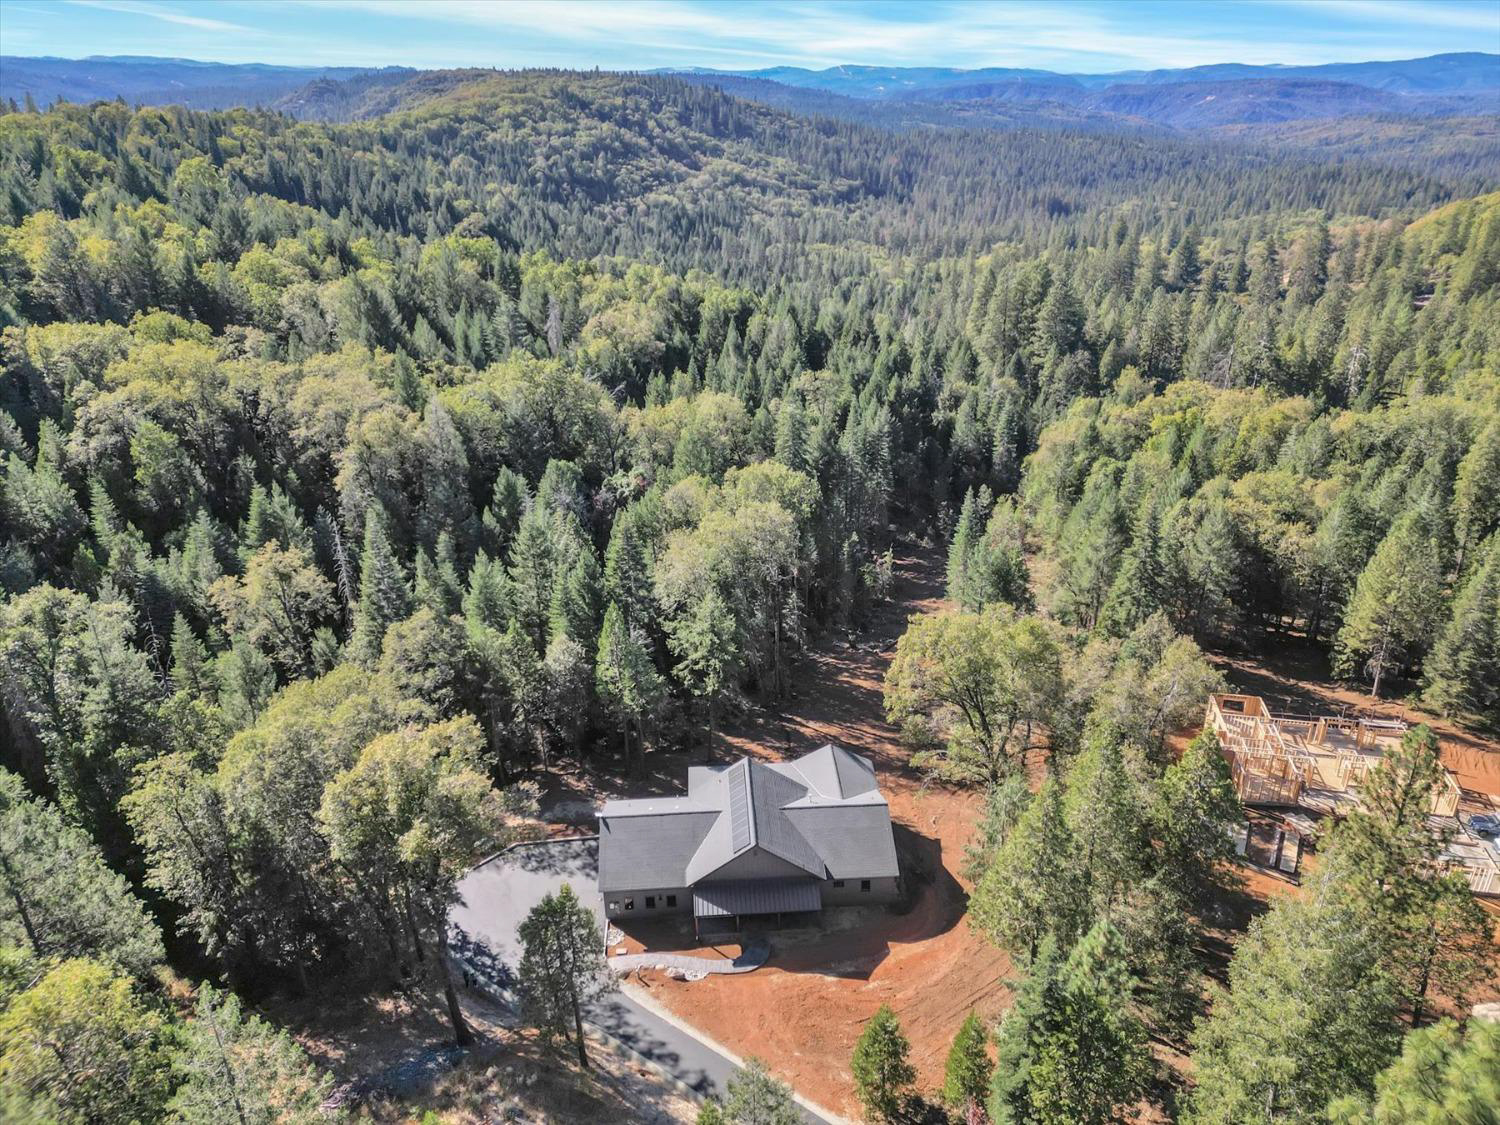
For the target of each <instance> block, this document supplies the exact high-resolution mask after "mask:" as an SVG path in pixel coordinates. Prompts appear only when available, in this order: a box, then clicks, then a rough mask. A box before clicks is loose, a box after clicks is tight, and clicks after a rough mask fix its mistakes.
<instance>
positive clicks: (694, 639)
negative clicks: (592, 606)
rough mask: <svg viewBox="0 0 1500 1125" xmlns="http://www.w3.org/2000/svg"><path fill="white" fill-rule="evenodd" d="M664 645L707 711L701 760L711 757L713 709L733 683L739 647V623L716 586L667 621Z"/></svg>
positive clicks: (678, 670) (680, 673)
mask: <svg viewBox="0 0 1500 1125" xmlns="http://www.w3.org/2000/svg"><path fill="white" fill-rule="evenodd" d="M667 645H668V647H670V648H671V650H672V655H674V656H675V657H677V668H676V673H677V675H678V677H679V678H680V679H681V680H682V681H683V682H684V683H685V684H686V685H687V687H688V690H689V691H691V692H692V693H693V695H695V696H697V697H698V698H699V699H701V700H703V703H704V706H705V708H706V709H707V711H708V741H707V743H706V745H705V750H704V759H705V761H708V760H712V758H713V750H714V717H715V711H716V710H717V708H718V705H719V701H720V699H721V698H722V697H723V695H724V693H725V691H726V690H728V688H729V686H730V684H731V683H732V680H733V676H734V670H735V666H736V665H737V664H738V662H739V649H740V636H739V626H738V625H737V624H736V623H735V620H734V614H733V613H732V612H731V610H730V608H729V605H728V603H727V602H725V601H724V598H723V597H722V596H721V595H720V593H719V591H718V590H717V589H710V590H709V592H708V594H707V595H706V596H705V597H703V599H702V600H700V601H699V602H698V604H697V605H695V606H693V607H692V608H691V609H690V610H689V611H688V613H687V614H686V615H685V616H684V617H682V618H681V619H679V620H676V621H672V622H669V623H668V626H667Z"/></svg>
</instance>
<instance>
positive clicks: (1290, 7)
mask: <svg viewBox="0 0 1500 1125" xmlns="http://www.w3.org/2000/svg"><path fill="white" fill-rule="evenodd" d="M1473 50H1482V51H1500V0H1237V2H1220V0H1196V2H1195V0H1140V2H1133V3H1132V2H1123V0H1122V2H1113V3H1110V2H1104V0H1044V2H1037V3H1022V2H1012V3H986V2H983V0H928V2H925V3H921V2H916V3H913V2H907V0H843V2H840V0H835V2H826V3H806V2H800V0H758V2H751V3H745V2H739V0H635V2H623V0H615V2H610V0H602V2H601V0H504V2H486V0H419V2H410V0H0V53H5V54H20V55H61V56H64V57H68V58H79V57H83V56H86V55H95V54H99V55H170V56H176V57H182V58H193V59H205V60H215V61H220V62H275V63H294V64H307V65H320V64H321V65H364V66H374V65H392V64H401V65H407V66H419V67H435V66H496V67H517V66H569V67H592V66H598V67H602V68H604V69H645V68H648V67H658V66H692V65H697V66H712V67H718V68H722V69H749V68H753V67H761V66H778V65H799V66H809V67H825V66H833V65H837V64H839V63H865V64H872V65H888V66H956V67H979V66H1025V67H1039V68H1044V69H1049V70H1061V71H1077V72H1086V71H1095V72H1098V71H1110V70H1121V69H1135V68H1141V67H1157V66H1162V67H1176V66H1191V65H1194V64H1199V63H1211V62H1249V63H1266V62H1282V63H1318V62H1342V61H1351V60H1360V59H1393V58H1411V57H1414V56H1418V55H1428V54H1436V53H1438V52H1441V51H1473Z"/></svg>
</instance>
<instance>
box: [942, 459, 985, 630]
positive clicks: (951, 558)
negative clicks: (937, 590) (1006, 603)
mask: <svg viewBox="0 0 1500 1125" xmlns="http://www.w3.org/2000/svg"><path fill="white" fill-rule="evenodd" d="M981 503H982V501H981V498H980V494H979V493H978V492H976V491H975V490H974V489H972V488H971V489H969V492H968V494H967V495H966V496H965V497H964V502H963V506H962V507H961V508H960V509H959V511H958V523H956V524H955V525H954V527H953V539H952V540H951V542H950V543H949V544H948V600H949V601H952V602H956V603H957V604H958V605H959V606H960V607H962V608H964V609H973V608H975V607H974V606H973V605H972V604H970V603H969V602H968V601H967V600H966V599H967V594H968V590H969V560H970V557H971V555H972V554H973V551H974V546H975V544H976V543H977V542H978V541H979V535H980V526H981V522H980V521H982V520H983V519H984V518H985V514H986V510H987V509H981Z"/></svg>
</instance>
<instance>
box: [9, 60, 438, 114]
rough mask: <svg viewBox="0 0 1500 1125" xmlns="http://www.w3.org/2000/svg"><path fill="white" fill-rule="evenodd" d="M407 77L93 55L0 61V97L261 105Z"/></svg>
mask: <svg viewBox="0 0 1500 1125" xmlns="http://www.w3.org/2000/svg"><path fill="white" fill-rule="evenodd" d="M372 72H373V73H391V72H400V73H405V74H411V73H413V72H412V71H410V70H405V69H404V68H401V67H387V68H383V69H382V68H377V67H354V66H278V65H275V64H272V63H216V62H200V61H198V60H197V59H174V58H157V57H154V56H150V55H94V56H91V57H89V58H84V59H63V58H52V57H40V58H31V57H27V56H22V55H0V98H10V99H14V100H15V101H16V102H22V101H24V100H25V99H26V96H27V95H28V94H29V95H30V96H31V97H32V99H33V100H34V101H35V102H36V103H37V104H38V105H41V106H47V105H51V104H52V103H53V102H55V101H58V100H59V99H61V100H63V101H70V102H92V101H112V100H114V99H115V98H124V99H125V100H126V101H128V102H132V103H140V104H143V105H163V104H169V103H170V104H181V105H186V106H191V107H193V108H195V109H220V108H225V107H228V106H234V105H262V104H268V103H270V102H273V101H275V100H277V99H278V98H281V97H284V96H286V95H287V94H289V93H291V92H292V91H294V90H298V89H300V88H302V87H303V86H305V85H307V83H309V82H311V81H314V80H318V79H323V80H332V81H343V80H346V79H350V78H354V77H357V76H359V75H363V74H369V73H372Z"/></svg>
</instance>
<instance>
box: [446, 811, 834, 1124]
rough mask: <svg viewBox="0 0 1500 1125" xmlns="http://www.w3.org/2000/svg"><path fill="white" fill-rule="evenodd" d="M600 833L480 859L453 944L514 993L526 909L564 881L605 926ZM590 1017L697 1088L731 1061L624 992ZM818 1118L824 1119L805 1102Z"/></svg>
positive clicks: (728, 1068) (468, 881)
mask: <svg viewBox="0 0 1500 1125" xmlns="http://www.w3.org/2000/svg"><path fill="white" fill-rule="evenodd" d="M598 874H599V860H598V840H597V839H594V838H588V839H582V840H553V841H548V842H545V843H539V844H528V845H524V846H522V847H518V848H512V849H511V850H510V851H507V852H502V853H501V854H500V855H498V856H496V857H495V858H493V859H491V860H489V861H488V862H487V863H484V864H481V865H480V866H479V867H476V868H475V869H474V870H473V871H471V872H469V874H468V875H466V876H464V878H463V879H462V880H460V881H459V884H458V893H459V896H460V898H459V903H458V905H457V906H456V907H454V909H453V914H452V921H453V925H454V927H455V928H456V929H457V930H458V931H459V932H458V934H457V935H455V938H454V951H455V952H457V953H459V954H460V955H461V956H462V957H463V958H464V959H465V960H466V961H467V962H468V963H469V964H470V965H472V966H474V967H475V968H476V969H478V970H479V971H480V972H482V973H484V974H485V976H486V977H488V978H489V980H490V982H491V983H492V984H494V985H496V986H497V987H498V988H499V990H500V991H501V992H502V993H503V994H504V995H506V996H507V997H508V998H510V999H512V1000H513V999H514V991H513V988H512V985H513V983H514V979H515V970H516V967H517V966H518V965H519V964H520V963H521V942H520V939H519V937H518V936H517V933H516V931H517V929H518V928H519V927H520V924H521V922H522V920H523V919H525V917H526V915H527V914H528V913H529V912H530V911H531V908H532V907H533V906H535V905H536V904H537V903H539V902H541V900H542V899H543V898H544V897H545V896H546V895H548V894H550V893H552V892H553V891H555V890H557V889H558V888H559V887H560V886H562V884H564V883H568V884H571V886H572V887H573V890H574V891H575V892H577V894H578V897H579V898H580V899H582V900H583V902H584V903H585V904H586V905H587V906H589V907H590V908H591V909H592V910H593V911H594V913H595V915H596V916H597V917H598V918H599V920H600V925H601V926H602V925H603V921H604V915H603V901H602V899H601V898H600V897H599V888H598ZM587 1018H588V1019H589V1021H590V1022H591V1023H593V1024H595V1025H596V1026H597V1027H599V1028H600V1029H601V1030H603V1031H606V1032H608V1033H609V1034H610V1035H611V1036H613V1037H614V1038H615V1039H617V1040H619V1041H620V1042H622V1043H624V1044H626V1045H627V1046H629V1047H631V1048H632V1049H633V1050H635V1051H636V1052H638V1053H639V1054H641V1055H644V1056H645V1057H646V1058H648V1059H650V1060H652V1061H653V1062H655V1063H657V1064H658V1065H660V1066H661V1067H663V1068H664V1069H665V1070H666V1071H667V1072H668V1073H669V1074H671V1075H673V1076H674V1077H676V1078H678V1079H680V1080H681V1081H683V1082H685V1083H687V1084H688V1085H689V1086H691V1087H692V1088H693V1089H694V1090H697V1091H698V1092H699V1093H702V1094H722V1093H723V1092H724V1084H725V1081H726V1080H727V1079H728V1078H729V1077H730V1076H731V1075H732V1074H733V1073H734V1072H735V1069H736V1068H735V1065H734V1063H733V1062H731V1061H730V1060H729V1059H727V1058H725V1057H724V1056H723V1055H721V1054H720V1053H719V1052H718V1051H716V1050H714V1049H713V1048H712V1047H710V1046H708V1045H707V1044H705V1043H703V1042H702V1041H701V1040H699V1039H698V1038H696V1037H695V1036H693V1035H691V1034H689V1033H688V1032H686V1031H684V1030H682V1029H681V1028H679V1027H677V1026H675V1025H673V1024H670V1023H668V1022H666V1021H665V1020H663V1019H662V1018H661V1017H660V1016H658V1015H656V1014H655V1013H654V1012H651V1011H648V1010H647V1009H645V1008H643V1007H641V1005H639V1004H637V1003H636V1002H635V1001H633V1000H631V999H630V998H629V997H628V996H626V995H625V994H624V993H623V992H613V993H610V994H608V995H607V996H605V997H604V999H602V1000H600V1001H599V1002H598V1003H596V1004H595V1005H594V1006H593V1008H592V1009H591V1010H590V1011H589V1012H588V1014H587ZM803 1115H804V1116H805V1117H806V1118H807V1120H808V1121H810V1122H813V1123H815V1125H823V1122H824V1119H823V1118H822V1117H818V1116H816V1115H814V1114H813V1113H811V1112H810V1111H809V1110H807V1109H805V1108H804V1109H803Z"/></svg>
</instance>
